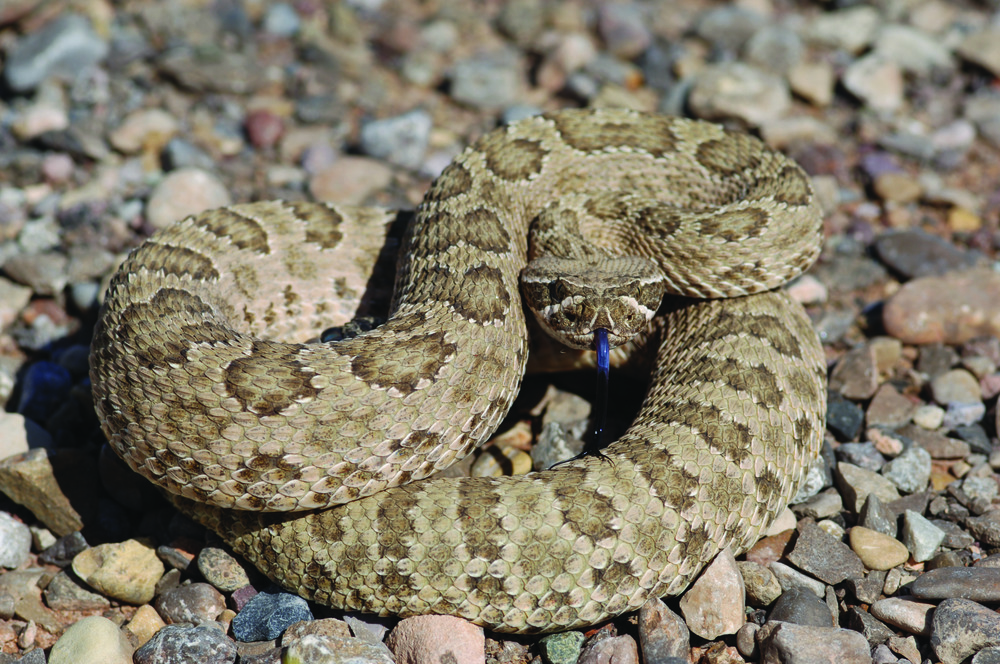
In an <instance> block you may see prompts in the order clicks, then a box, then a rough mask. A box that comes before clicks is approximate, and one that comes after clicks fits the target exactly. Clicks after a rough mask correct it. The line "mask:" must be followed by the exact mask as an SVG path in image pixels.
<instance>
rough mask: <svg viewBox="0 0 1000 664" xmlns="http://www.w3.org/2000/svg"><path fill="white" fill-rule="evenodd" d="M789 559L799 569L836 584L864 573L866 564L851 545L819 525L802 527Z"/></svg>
mask: <svg viewBox="0 0 1000 664" xmlns="http://www.w3.org/2000/svg"><path fill="white" fill-rule="evenodd" d="M788 559H789V560H790V561H791V562H792V564H794V565H795V566H796V567H798V568H799V569H801V570H803V571H805V572H808V573H809V574H811V575H813V576H815V577H816V578H818V579H820V580H821V581H824V582H826V583H829V584H830V585H834V584H837V583H840V582H841V581H843V580H844V579H846V578H848V577H852V576H861V575H862V574H864V571H865V570H864V565H863V564H862V562H861V559H860V558H858V556H857V554H855V553H854V552H853V551H851V549H850V547H848V546H847V545H846V544H844V543H843V542H841V541H840V540H838V539H836V538H835V537H833V536H831V535H829V534H827V533H826V532H825V531H824V530H823V529H822V528H819V527H818V526H815V525H806V526H804V527H802V528H800V530H799V537H798V540H796V542H795V548H794V549H792V552H791V553H790V554H789V555H788Z"/></svg>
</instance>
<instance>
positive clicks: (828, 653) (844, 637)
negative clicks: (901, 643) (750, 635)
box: [757, 622, 871, 664]
mask: <svg viewBox="0 0 1000 664" xmlns="http://www.w3.org/2000/svg"><path fill="white" fill-rule="evenodd" d="M757 643H758V644H759V646H760V652H761V655H762V659H763V661H765V662H789V663H792V662H799V661H802V662H805V661H809V660H808V659H799V657H801V653H819V652H822V653H823V656H824V658H829V660H828V661H831V662H838V663H839V664H869V663H870V662H871V655H870V654H869V653H870V649H869V646H868V641H867V640H865V637H863V636H862V635H861V634H858V633H857V632H855V631H853V630H849V629H840V628H835V627H814V626H812V625H796V624H794V623H786V622H768V623H766V624H765V625H764V626H763V627H761V628H760V631H759V632H758V633H757ZM796 653H799V655H796Z"/></svg>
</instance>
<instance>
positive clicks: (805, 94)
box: [788, 62, 837, 106]
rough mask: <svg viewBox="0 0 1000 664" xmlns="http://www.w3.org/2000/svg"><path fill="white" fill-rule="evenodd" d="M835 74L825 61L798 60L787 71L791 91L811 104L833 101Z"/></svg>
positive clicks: (819, 104) (818, 104)
mask: <svg viewBox="0 0 1000 664" xmlns="http://www.w3.org/2000/svg"><path fill="white" fill-rule="evenodd" d="M836 80H837V79H836V74H835V73H834V71H833V67H831V66H830V64H829V63H827V62H799V63H798V64H797V65H795V66H794V67H792V69H791V70H790V71H789V72H788V85H789V86H790V87H791V88H792V92H794V93H795V94H797V95H798V96H800V97H802V98H804V99H805V100H806V101H808V102H809V103H811V104H812V105H813V106H829V105H830V103H831V102H832V101H833V89H834V85H835V84H836Z"/></svg>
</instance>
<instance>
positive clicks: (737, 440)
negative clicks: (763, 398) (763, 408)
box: [659, 401, 754, 465]
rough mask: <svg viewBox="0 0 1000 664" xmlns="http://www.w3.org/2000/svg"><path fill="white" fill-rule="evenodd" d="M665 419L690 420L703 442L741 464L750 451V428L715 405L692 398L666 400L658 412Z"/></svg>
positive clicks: (669, 420) (688, 421)
mask: <svg viewBox="0 0 1000 664" xmlns="http://www.w3.org/2000/svg"><path fill="white" fill-rule="evenodd" d="M659 417H660V418H662V420H663V421H665V422H676V423H678V424H689V423H690V424H693V425H694V426H695V427H696V430H697V435H698V436H699V437H701V438H702V439H703V440H704V441H705V444H706V446H708V447H709V448H711V449H715V450H719V451H720V452H722V454H723V455H724V456H725V457H726V459H728V460H729V461H731V462H733V463H734V464H736V465H740V464H742V463H743V462H744V461H745V460H746V459H747V457H749V455H750V447H751V445H752V443H753V438H754V436H753V432H752V431H750V428H749V427H748V426H747V425H745V424H741V423H739V422H734V421H733V419H732V418H731V417H729V416H728V415H726V414H724V413H723V412H722V411H721V410H720V409H719V408H718V407H717V406H715V405H712V404H708V403H695V402H693V401H682V402H669V403H667V404H666V405H665V406H664V407H663V411H662V414H661V415H660V416H659Z"/></svg>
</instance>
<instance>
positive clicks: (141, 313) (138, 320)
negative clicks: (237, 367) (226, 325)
mask: <svg viewBox="0 0 1000 664" xmlns="http://www.w3.org/2000/svg"><path fill="white" fill-rule="evenodd" d="M212 315H213V310H212V308H211V307H210V306H209V305H208V304H207V303H206V302H205V301H204V300H202V299H201V298H199V297H197V296H196V295H192V294H191V293H189V292H187V291H183V290H178V289H175V288H164V289H161V290H159V291H157V293H156V294H155V295H154V296H153V297H152V298H151V299H150V301H149V302H133V303H132V304H130V305H128V306H127V307H125V308H124V309H123V310H122V311H121V313H120V314H119V323H118V325H117V328H116V330H115V333H114V336H115V337H116V338H117V340H118V342H119V343H121V344H123V345H124V346H125V347H127V348H130V349H131V350H132V354H133V356H134V357H135V358H136V359H137V360H138V361H139V364H140V365H141V366H144V367H147V368H154V367H164V366H167V365H168V364H180V363H181V362H183V361H184V360H185V358H186V357H187V350H188V348H190V345H191V342H190V341H187V340H185V341H181V338H180V337H178V336H177V335H175V334H172V333H170V332H169V330H164V329H162V328H159V327H157V325H156V324H155V323H151V322H150V321H160V320H164V319H180V320H186V321H189V322H190V324H191V325H193V326H194V328H195V329H199V330H201V331H203V332H204V333H206V334H207V339H208V340H214V339H215V336H216V334H217V330H216V328H215V326H212V325H210V324H207V323H206V322H205V321H206V319H211V317H212Z"/></svg>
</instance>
